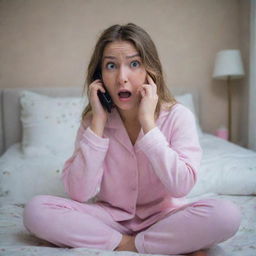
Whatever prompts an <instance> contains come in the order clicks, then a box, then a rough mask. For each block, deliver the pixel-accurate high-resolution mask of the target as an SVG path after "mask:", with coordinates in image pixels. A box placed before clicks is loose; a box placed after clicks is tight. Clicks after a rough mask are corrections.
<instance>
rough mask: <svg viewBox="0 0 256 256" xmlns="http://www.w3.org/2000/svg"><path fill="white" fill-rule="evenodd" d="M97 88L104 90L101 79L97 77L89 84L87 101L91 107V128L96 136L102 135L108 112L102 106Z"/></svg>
mask: <svg viewBox="0 0 256 256" xmlns="http://www.w3.org/2000/svg"><path fill="white" fill-rule="evenodd" d="M98 90H100V91H101V92H103V93H104V92H105V89H104V87H103V84H102V81H101V80H100V79H97V80H95V81H93V82H92V83H91V84H90V85H89V101H90V104H91V107H92V123H91V126H90V128H91V130H92V131H93V132H95V133H96V134H97V135H98V136H100V137H102V135H103V130H104V127H105V124H106V122H107V119H108V112H107V111H106V110H105V109H104V108H103V106H102V104H101V102H100V100H99V97H98V94H97V93H98Z"/></svg>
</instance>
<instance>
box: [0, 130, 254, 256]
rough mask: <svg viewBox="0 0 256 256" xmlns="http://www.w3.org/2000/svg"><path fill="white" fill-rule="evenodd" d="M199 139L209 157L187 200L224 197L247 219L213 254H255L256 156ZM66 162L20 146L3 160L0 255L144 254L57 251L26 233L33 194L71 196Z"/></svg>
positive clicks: (0, 168) (207, 137)
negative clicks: (24, 217) (32, 154)
mask: <svg viewBox="0 0 256 256" xmlns="http://www.w3.org/2000/svg"><path fill="white" fill-rule="evenodd" d="M200 140H201V145H202V148H203V150H204V156H203V160H202V166H201V170H200V175H199V180H198V185H196V186H195V189H193V190H192V192H191V193H190V195H189V197H188V200H189V201H197V200H199V199H201V198H225V199H228V200H231V201H232V202H234V203H235V204H237V205H238V206H239V207H240V209H241V212H242V216H243V218H242V223H241V226H240V228H239V231H238V232H237V234H236V235H235V236H234V237H232V238H231V239H229V240H227V241H225V242H223V243H220V244H218V245H217V246H215V247H212V248H210V249H209V251H208V255H209V256H224V255H225V256H231V255H232V256H238V255H239V256H241V255H243V256H252V255H256V214H255V213H256V196H255V194H256V193H255V190H256V186H255V184H256V183H255V182H256V161H255V160H256V153H255V152H253V151H250V150H247V149H244V148H241V147H239V146H237V145H234V144H232V143H228V142H225V141H223V140H221V139H218V138H215V137H214V136H211V135H207V134H205V135H204V136H203V137H201V138H200ZM66 157H67V156H59V157H57V156H51V155H49V156H47V155H45V156H43V157H33V158H32V157H31V158H30V157H24V155H23V154H22V152H21V150H20V144H19V143H17V144H14V145H13V146H11V147H10V148H9V149H8V151H7V152H6V153H5V154H4V155H3V156H2V157H1V158H0V175H1V176H0V178H1V180H0V189H1V190H0V255H1V256H7V255H8V256H12V255H13V256H14V255H15V256H16V255H19V256H30V255H31V256H32V255H37V256H41V255H47V256H49V255H57V256H58V255H59V256H62V255H69V256H78V255H83V256H87V255H88V256H89V255H90V256H94V255H100V256H101V255H102V256H103V255H104V256H113V255H125V256H129V255H133V256H135V255H136V256H138V255H142V254H139V253H133V252H111V251H103V250H95V249H86V248H57V247H56V246H54V245H52V244H50V243H48V242H46V241H42V240H40V239H38V238H36V237H34V236H32V235H31V234H29V233H28V232H27V231H26V229H25V228H24V227H23V223H22V212H23V208H24V205H25V202H26V201H27V200H29V199H30V198H31V197H32V195H35V194H45V190H47V191H50V193H49V194H54V195H59V196H63V197H65V196H66V195H65V193H64V190H63V187H62V184H61V182H60V174H61V171H60V170H61V168H62V167H63V164H64V160H65V158H66ZM49 179H50V180H51V182H49ZM223 214H225V212H223ZM144 255H146V254H144Z"/></svg>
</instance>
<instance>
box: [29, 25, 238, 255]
mask: <svg viewBox="0 0 256 256" xmlns="http://www.w3.org/2000/svg"><path fill="white" fill-rule="evenodd" d="M87 84H88V97H89V102H90V103H89V105H88V106H87V108H86V109H85V110H84V112H83V115H82V122H81V126H80V128H79V130H78V133H77V138H76V142H75V151H74V153H73V155H72V156H71V157H70V158H69V159H68V160H67V161H66V163H65V166H64V169H63V174H62V179H63V182H64V186H65V190H66V192H67V194H68V195H69V197H70V198H71V199H65V198H59V197H54V196H48V195H44V196H36V197H34V198H33V199H32V200H31V201H30V202H29V203H28V204H27V206H26V208H25V211H24V225H25V226H26V228H27V229H28V230H29V231H31V232H32V233H34V234H35V235H36V236H38V237H40V238H42V239H45V240H47V241H49V242H51V243H53V244H56V245H57V246H61V247H87V248H99V249H106V250H127V251H135V252H140V253H152V254H185V253H193V255H205V254H204V252H203V251H201V252H200V251H199V250H201V249H205V248H209V247H211V246H213V245H215V244H217V243H220V242H222V241H225V240H227V239H228V238H230V237H232V236H233V235H234V234H235V233H236V231H237V230H238V228H239V225H240V219H241V215H240V212H239V210H238V208H237V207H236V206H235V205H234V204H233V203H231V202H229V201H225V200H217V199H203V200H200V201H197V202H193V203H186V200H185V196H186V195H187V194H188V193H189V192H190V191H191V189H192V188H193V186H194V185H195V183H196V180H197V171H198V168H199V164H200V159H201V148H200V145H199V142H198V136H197V132H196V125H195V120H194V116H193V114H192V113H191V112H190V111H189V110H188V109H187V108H185V107H184V106H182V105H181V104H178V103H176V101H175V99H174V98H173V97H172V96H171V94H170V93H169V91H168V88H167V86H166V84H165V82H164V79H163V74H162V67H161V63H160V60H159V57H158V54H157V50H156V48H155V45H154V43H153V41H152V40H151V38H150V36H149V35H148V34H147V33H146V32H145V31H144V30H143V29H142V28H140V27H139V26H136V25H135V24H132V23H129V24H127V25H124V26H121V25H114V26H111V27H109V28H108V29H106V30H105V31H104V32H103V33H102V35H101V36H100V38H99V40H98V42H97V44H96V46H95V50H94V53H93V55H92V58H91V61H90V63H89V66H88V72H87ZM99 91H101V92H102V93H105V92H106V91H108V92H109V94H110V96H111V98H112V100H113V102H114V107H113V108H112V109H111V113H109V112H108V111H106V109H105V108H104V107H103V106H102V104H101V102H100V100H99V97H98V93H99ZM90 199H94V200H93V201H92V200H90Z"/></svg>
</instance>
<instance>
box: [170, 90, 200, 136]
mask: <svg viewBox="0 0 256 256" xmlns="http://www.w3.org/2000/svg"><path fill="white" fill-rule="evenodd" d="M175 99H176V100H177V102H179V103H181V104H182V105H184V106H185V107H187V108H188V109H189V110H190V111H191V112H192V113H193V114H194V115H195V119H196V127H197V133H198V136H202V135H203V132H202V129H201V127H200V124H199V119H198V116H197V113H196V110H195V106H194V102H193V96H192V94H190V93H186V94H181V95H177V96H175Z"/></svg>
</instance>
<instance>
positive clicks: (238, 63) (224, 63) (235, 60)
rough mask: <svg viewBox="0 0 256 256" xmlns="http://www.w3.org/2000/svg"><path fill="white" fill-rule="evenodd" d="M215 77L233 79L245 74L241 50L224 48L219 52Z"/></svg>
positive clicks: (215, 66) (214, 72)
mask: <svg viewBox="0 0 256 256" xmlns="http://www.w3.org/2000/svg"><path fill="white" fill-rule="evenodd" d="M212 76H213V78H215V79H227V77H228V76H229V77H230V78H231V79H236V78H241V77H243V76H244V68H243V63H242V58H241V54H240V51H239V50H223V51H220V52H218V53H217V56H216V59H215V65H214V71H213V75H212Z"/></svg>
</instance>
